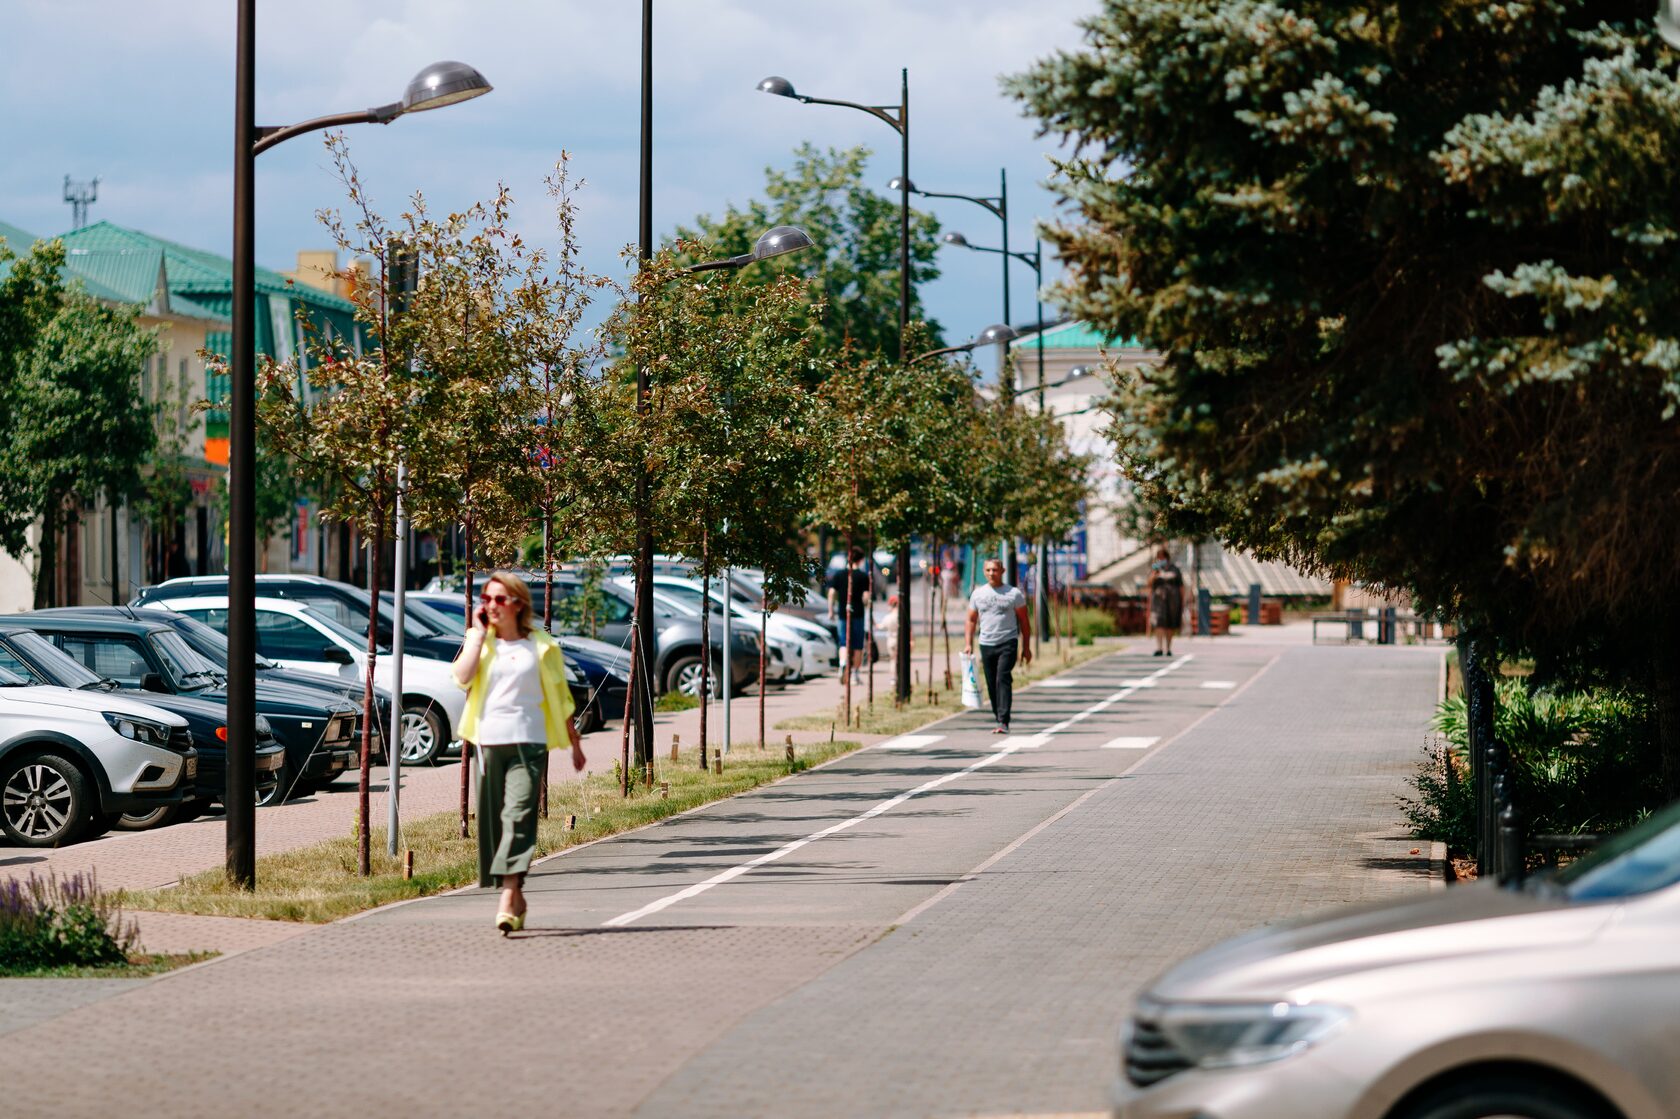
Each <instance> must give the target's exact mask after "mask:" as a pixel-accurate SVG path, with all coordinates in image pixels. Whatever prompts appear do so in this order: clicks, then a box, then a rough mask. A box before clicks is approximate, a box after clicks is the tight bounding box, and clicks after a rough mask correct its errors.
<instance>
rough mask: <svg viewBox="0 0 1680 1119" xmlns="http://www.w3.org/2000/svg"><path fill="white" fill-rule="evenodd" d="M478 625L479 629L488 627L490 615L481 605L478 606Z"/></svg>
mask: <svg viewBox="0 0 1680 1119" xmlns="http://www.w3.org/2000/svg"><path fill="white" fill-rule="evenodd" d="M478 627H479V628H480V629H489V628H490V615H489V613H488V612H487V611H486V610H485V609H484V607H482V606H480V607H479V608H478Z"/></svg>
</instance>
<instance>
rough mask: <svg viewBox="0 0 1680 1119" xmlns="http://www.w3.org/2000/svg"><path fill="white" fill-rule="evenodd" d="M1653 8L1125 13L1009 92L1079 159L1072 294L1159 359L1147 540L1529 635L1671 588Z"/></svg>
mask: <svg viewBox="0 0 1680 1119" xmlns="http://www.w3.org/2000/svg"><path fill="white" fill-rule="evenodd" d="M1651 8H1652V5H1650V4H1648V3H1633V2H1605V3H1591V4H1589V3H1586V2H1584V0H1536V2H1534V3H1528V4H1522V5H1505V6H1503V7H1501V6H1490V5H1487V4H1483V3H1479V2H1472V0H1444V2H1441V3H1433V4H1427V5H1421V6H1419V5H1410V6H1404V7H1401V8H1395V7H1392V6H1387V5H1378V4H1374V3H1352V4H1348V3H1329V2H1317V0H1314V2H1300V3H1295V4H1293V5H1290V6H1289V8H1287V9H1285V8H1284V7H1281V6H1279V5H1276V4H1271V3H1258V2H1253V3H1250V2H1244V3H1226V2H1216V0H1141V2H1133V0H1127V2H1125V3H1121V2H1118V0H1112V2H1108V3H1104V4H1103V5H1102V6H1101V11H1100V12H1099V13H1098V14H1097V15H1095V16H1093V17H1092V18H1091V19H1090V20H1088V21H1087V22H1086V25H1085V27H1086V44H1085V46H1084V47H1083V48H1082V49H1080V50H1078V51H1074V52H1068V53H1063V54H1060V55H1057V56H1055V57H1053V58H1051V59H1049V60H1046V61H1045V62H1043V63H1041V64H1039V65H1038V66H1037V67H1036V68H1034V69H1033V70H1032V71H1030V72H1028V73H1027V74H1024V75H1022V76H1019V77H1017V78H1014V79H1012V80H1011V81H1010V83H1009V88H1010V89H1011V91H1012V92H1013V93H1015V94H1016V95H1017V96H1018V97H1019V98H1021V99H1022V100H1023V101H1024V102H1025V104H1026V105H1027V106H1028V108H1029V109H1030V110H1031V111H1032V112H1033V113H1034V114H1036V115H1037V116H1039V117H1040V118H1041V119H1042V120H1043V122H1044V124H1045V127H1046V129H1047V130H1049V131H1052V132H1055V133H1057V134H1060V135H1062V136H1063V137H1065V138H1068V139H1071V140H1073V141H1075V142H1077V143H1078V144H1079V145H1081V150H1080V154H1079V155H1078V156H1076V157H1074V158H1071V159H1068V160H1065V161H1063V162H1061V163H1060V164H1059V165H1058V178H1057V189H1058V190H1059V191H1060V192H1061V193H1062V194H1063V196H1064V197H1065V198H1066V199H1067V200H1068V201H1069V202H1070V203H1071V204H1072V206H1073V208H1074V210H1075V211H1076V212H1077V213H1078V214H1079V215H1080V216H1081V218H1082V219H1083V221H1082V223H1079V224H1073V223H1070V224H1067V225H1064V226H1063V227H1061V228H1060V229H1057V230H1055V231H1054V232H1053V237H1052V239H1053V241H1054V242H1055V244H1056V246H1057V249H1058V251H1059V253H1060V254H1061V256H1062V257H1063V259H1064V260H1065V261H1066V262H1067V263H1068V264H1069V267H1070V272H1069V277H1070V278H1069V280H1068V282H1067V284H1066V285H1065V286H1064V288H1063V290H1062V292H1061V293H1060V294H1061V297H1062V301H1063V303H1064V305H1065V306H1067V308H1068V309H1069V310H1071V311H1072V312H1073V313H1075V314H1077V315H1080V316H1082V317H1085V318H1087V319H1089V320H1090V321H1091V322H1093V323H1094V324H1095V325H1097V326H1098V327H1099V328H1101V329H1104V330H1106V331H1110V332H1112V333H1114V334H1116V335H1136V336H1138V337H1140V338H1142V339H1143V340H1144V341H1145V342H1146V343H1148V344H1150V345H1152V346H1155V347H1158V348H1159V349H1161V350H1162V351H1163V355H1164V356H1163V359H1162V361H1161V363H1160V365H1159V366H1158V367H1156V368H1154V369H1149V370H1144V371H1142V372H1140V373H1139V374H1137V375H1136V376H1135V377H1132V378H1130V379H1128V380H1127V381H1126V382H1125V383H1123V384H1122V386H1121V395H1120V400H1119V401H1118V402H1117V406H1116V408H1115V416H1116V419H1115V427H1114V433H1115V435H1116V438H1117V439H1118V441H1119V443H1120V444H1121V446H1122V448H1123V456H1122V457H1123V465H1124V466H1125V467H1126V470H1127V472H1128V474H1129V475H1130V476H1131V477H1132V479H1133V481H1134V483H1136V484H1137V485H1138V487H1139V490H1140V493H1141V494H1142V495H1143V496H1144V498H1145V499H1146V500H1147V501H1148V502H1149V503H1150V504H1151V506H1152V507H1153V508H1154V509H1155V510H1156V511H1157V513H1158V517H1159V522H1160V527H1161V528H1162V530H1163V531H1172V532H1184V533H1187V534H1200V533H1202V532H1206V531H1213V532H1217V533H1218V534H1219V535H1221V536H1223V537H1225V538H1226V539H1228V540H1231V541H1233V542H1235V543H1238V544H1242V545H1245V546H1249V547H1252V548H1255V549H1256V550H1258V551H1260V552H1261V553H1263V554H1267V555H1277V556H1283V557H1286V558H1291V559H1294V560H1296V561H1298V562H1302V563H1305V564H1307V565H1308V566H1310V567H1314V568H1318V569H1323V570H1331V571H1335V572H1337V573H1339V574H1344V575H1349V576H1353V577H1358V578H1362V579H1365V580H1366V581H1369V582H1373V583H1378V584H1386V585H1398V586H1406V587H1412V588H1415V589H1416V590H1417V591H1418V592H1419V593H1420V594H1421V596H1422V598H1423V600H1424V601H1425V602H1426V603H1427V604H1430V605H1442V606H1445V607H1447V608H1449V609H1453V610H1457V611H1459V612H1461V613H1463V614H1465V615H1468V616H1475V617H1485V618H1487V619H1489V620H1491V621H1493V622H1495V623H1496V624H1497V625H1498V627H1499V628H1500V630H1501V631H1502V632H1505V633H1509V634H1511V635H1512V636H1513V637H1517V638H1532V639H1534V640H1542V639H1545V638H1546V636H1547V632H1548V631H1558V630H1563V629H1569V628H1571V627H1575V626H1578V625H1580V624H1583V623H1582V620H1583V619H1589V618H1590V619H1591V623H1592V624H1594V625H1602V624H1603V623H1604V622H1605V621H1606V620H1608V621H1611V622H1621V621H1622V620H1624V619H1626V618H1627V617H1628V614H1629V611H1630V610H1631V609H1637V610H1638V611H1639V613H1640V614H1641V615H1643V613H1644V611H1645V606H1644V603H1645V602H1646V601H1647V600H1648V598H1649V596H1652V595H1656V596H1658V597H1664V598H1672V597H1673V595H1674V593H1675V591H1677V590H1680V570H1677V569H1676V568H1675V567H1674V565H1673V564H1672V563H1671V562H1669V557H1670V556H1671V555H1672V552H1673V545H1674V542H1675V541H1676V539H1677V537H1680V510H1676V509H1672V508H1670V507H1669V506H1667V505H1664V506H1663V507H1662V508H1652V504H1651V503H1650V502H1649V501H1648V500H1646V495H1649V494H1651V493H1657V492H1668V491H1669V490H1671V489H1673V488H1674V487H1675V486H1676V485H1677V484H1680V459H1676V458H1675V456H1673V455H1672V453H1671V449H1672V448H1671V444H1672V423H1671V419H1672V415H1673V411H1674V405H1675V401H1676V399H1677V390H1680V382H1676V381H1675V379H1674V378H1675V370H1677V369H1680V356H1676V355H1680V343H1677V342H1676V341H1675V340H1674V339H1673V338H1671V337H1670V334H1671V333H1672V332H1671V331H1670V330H1669V328H1668V325H1667V324H1668V323H1669V321H1670V318H1671V316H1670V315H1669V314H1668V313H1667V309H1668V308H1669V307H1671V306H1672V305H1673V303H1674V301H1675V297H1676V295H1680V290H1677V288H1676V279H1675V277H1676V276H1677V275H1680V270H1677V269H1676V268H1675V267H1674V260H1675V258H1674V255H1673V254H1674V252H1675V250H1676V236H1675V232H1674V224H1673V207H1672V205H1671V204H1670V198H1671V196H1672V194H1673V191H1674V189H1675V187H1676V186H1677V185H1680V180H1677V178H1676V176H1677V174H1680V172H1677V171H1676V170H1675V168H1676V164H1675V162H1674V161H1673V160H1672V159H1671V158H1669V157H1670V155H1671V153H1672V152H1673V151H1674V150H1675V144H1676V142H1677V141H1680V93H1677V88H1680V87H1677V85H1676V82H1675V79H1674V78H1673V76H1672V70H1673V60H1674V56H1673V54H1672V53H1671V52H1670V51H1669V50H1668V49H1667V48H1666V47H1664V46H1662V45H1661V43H1660V41H1659V40H1658V39H1657V37H1656V36H1655V35H1654V33H1652V31H1651V26H1650V22H1649V16H1650V14H1651ZM1632 588H1638V590H1639V592H1640V593H1639V594H1638V595H1637V596H1635V595H1631V594H1630V593H1629V592H1630V590H1631V589H1632ZM1536 595H1541V596H1543V597H1544V598H1545V600H1546V602H1547V606H1548V608H1547V610H1546V611H1544V612H1539V611H1535V610H1533V609H1532V603H1533V601H1534V599H1535V596H1536ZM1634 601H1637V602H1638V603H1639V605H1638V606H1637V607H1636V608H1635V607H1633V606H1632V605H1631V604H1632V603H1633V602H1634Z"/></svg>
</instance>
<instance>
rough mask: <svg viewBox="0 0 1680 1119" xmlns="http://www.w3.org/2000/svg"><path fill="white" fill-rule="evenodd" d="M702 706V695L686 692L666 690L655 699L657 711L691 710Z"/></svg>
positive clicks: (654, 706)
mask: <svg viewBox="0 0 1680 1119" xmlns="http://www.w3.org/2000/svg"><path fill="white" fill-rule="evenodd" d="M699 706H700V697H699V696H692V695H689V694H688V693H686V692H666V693H665V694H664V695H662V696H660V697H659V698H658V699H656V700H654V701H653V709H654V710H655V711H690V710H693V709H694V708H696V707H699Z"/></svg>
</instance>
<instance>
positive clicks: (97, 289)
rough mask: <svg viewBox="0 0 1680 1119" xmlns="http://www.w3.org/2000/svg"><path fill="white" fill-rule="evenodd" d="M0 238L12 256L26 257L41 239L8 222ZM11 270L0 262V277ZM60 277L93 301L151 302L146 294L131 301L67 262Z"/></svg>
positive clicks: (2, 224)
mask: <svg viewBox="0 0 1680 1119" xmlns="http://www.w3.org/2000/svg"><path fill="white" fill-rule="evenodd" d="M0 237H4V238H5V239H6V248H7V249H8V250H9V251H10V252H11V253H12V255H14V256H24V255H26V254H27V253H28V252H29V250H30V248H31V247H32V246H33V245H34V244H35V242H37V241H40V240H42V238H40V237H37V236H36V235H35V234H33V233H30V232H28V231H27V230H23V229H19V228H18V227H17V226H15V225H12V224H11V223H10V222H4V221H0ZM11 268H12V262H11V261H10V260H7V261H0V276H5V275H6V273H8V272H10V271H11ZM60 275H61V276H62V278H63V280H64V282H65V283H67V284H77V283H79V284H80V285H81V286H82V288H83V289H84V290H85V291H86V292H87V293H88V294H89V295H91V296H93V297H94V298H95V299H102V300H104V301H105V302H107V303H149V302H151V298H152V297H151V295H150V294H147V295H146V296H145V297H144V298H143V299H131V298H129V296H128V295H126V294H125V293H124V292H122V291H120V290H118V289H116V288H113V287H111V286H109V285H107V284H105V283H102V282H101V281H100V280H99V279H98V277H95V276H89V275H86V274H84V273H82V272H80V271H79V270H77V269H76V268H75V267H74V266H73V265H71V264H70V263H69V262H66V264H65V267H64V270H63V271H62V273H60ZM155 286H156V282H155V279H154V283H153V287H155Z"/></svg>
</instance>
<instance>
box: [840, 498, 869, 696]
mask: <svg viewBox="0 0 1680 1119" xmlns="http://www.w3.org/2000/svg"><path fill="white" fill-rule="evenodd" d="M852 490H853V492H854V494H855V493H856V490H857V479H856V477H855V476H854V477H853V479H852ZM856 535H857V526H855V525H854V526H852V527H851V528H848V529H847V530H846V556H845V559H846V593H845V595H844V596H843V597H842V598H841V599H840V672H841V674H842V678H843V679H844V680H845V681H846V726H847V728H850V727H851V725H852V634H853V633H854V632H855V631H856V629H857V623H858V620H857V619H856V618H854V617H853V616H852V587H853V580H855V579H856V578H857V568H856V567H854V566H853V565H852V547H853V545H852V540H853V538H854V537H855V536H856ZM868 640H869V639H868V638H867V637H866V638H864V641H865V642H867V641H868Z"/></svg>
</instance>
